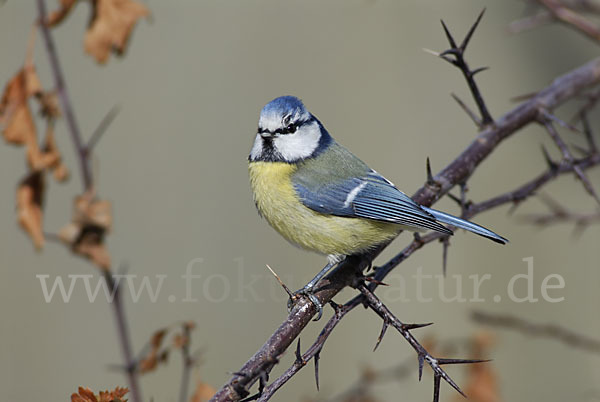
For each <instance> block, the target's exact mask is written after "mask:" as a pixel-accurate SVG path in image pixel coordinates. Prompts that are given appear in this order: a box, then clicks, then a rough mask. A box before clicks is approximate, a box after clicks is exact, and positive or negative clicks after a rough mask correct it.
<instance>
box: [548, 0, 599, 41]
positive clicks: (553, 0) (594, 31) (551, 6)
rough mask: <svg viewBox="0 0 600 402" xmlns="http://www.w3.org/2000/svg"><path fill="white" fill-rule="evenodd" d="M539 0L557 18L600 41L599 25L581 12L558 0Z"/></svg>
mask: <svg viewBox="0 0 600 402" xmlns="http://www.w3.org/2000/svg"><path fill="white" fill-rule="evenodd" d="M537 1H538V2H539V3H540V4H542V5H543V6H544V7H546V8H547V9H548V10H549V11H550V12H551V13H552V15H553V16H554V17H555V18H556V19H557V20H559V21H561V22H564V23H565V24H567V25H568V26H570V27H573V28H575V29H577V30H578V31H580V32H582V33H583V34H585V35H586V36H588V37H589V38H591V39H592V40H594V41H600V29H599V28H598V26H597V25H596V24H594V23H593V22H592V21H590V20H588V19H587V18H585V17H584V16H582V15H581V14H579V13H577V12H576V11H574V10H573V9H571V8H569V7H567V6H565V5H564V4H562V3H561V2H560V1H558V0H537Z"/></svg>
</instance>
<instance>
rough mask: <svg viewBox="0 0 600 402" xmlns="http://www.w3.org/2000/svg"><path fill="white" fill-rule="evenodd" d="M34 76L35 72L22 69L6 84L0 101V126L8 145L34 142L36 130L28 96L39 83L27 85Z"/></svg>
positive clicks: (30, 69)
mask: <svg viewBox="0 0 600 402" xmlns="http://www.w3.org/2000/svg"><path fill="white" fill-rule="evenodd" d="M33 76H35V70H33V71H32V68H29V69H28V70H27V71H26V68H25V67H24V68H22V69H21V70H20V71H19V72H18V73H17V74H16V75H15V76H14V77H13V78H11V80H10V81H9V82H8V83H7V84H6V87H5V88H4V93H3V95H2V100H0V124H2V126H3V130H2V134H3V135H4V139H5V140H6V141H7V142H8V143H10V144H16V145H24V144H28V143H31V142H32V141H35V138H36V129H35V123H34V121H33V117H32V114H31V110H30V109H29V104H28V102H27V100H28V98H29V96H30V95H29V94H30V93H31V91H32V90H35V87H36V86H37V85H38V84H39V81H38V80H36V82H37V83H36V82H33V83H29V80H32V77H33Z"/></svg>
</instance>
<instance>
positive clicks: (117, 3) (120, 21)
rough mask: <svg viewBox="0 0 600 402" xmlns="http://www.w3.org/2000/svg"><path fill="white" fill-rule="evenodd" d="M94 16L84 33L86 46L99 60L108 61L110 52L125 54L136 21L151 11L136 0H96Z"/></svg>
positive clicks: (94, 2)
mask: <svg viewBox="0 0 600 402" xmlns="http://www.w3.org/2000/svg"><path fill="white" fill-rule="evenodd" d="M92 4H93V7H94V10H93V19H92V22H91V23H90V26H89V27H88V31H87V33H86V36H85V41H84V47H85V50H86V52H88V53H89V54H90V55H92V56H93V57H94V58H95V59H96V61H97V62H99V63H104V62H106V61H107V60H108V57H109V56H110V53H111V51H112V52H114V53H116V54H117V55H121V54H123V52H124V51H125V48H126V47H127V41H128V39H129V36H130V35H131V31H132V30H133V28H134V26H135V24H136V23H137V21H138V20H139V19H140V18H142V17H147V16H148V15H149V14H150V11H149V10H148V8H146V6H144V5H143V4H141V3H138V2H136V1H134V0H93V3H92Z"/></svg>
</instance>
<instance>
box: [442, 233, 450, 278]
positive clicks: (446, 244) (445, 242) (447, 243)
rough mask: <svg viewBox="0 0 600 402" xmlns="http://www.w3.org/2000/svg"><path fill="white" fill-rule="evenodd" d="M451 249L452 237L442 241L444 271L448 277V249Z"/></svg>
mask: <svg viewBox="0 0 600 402" xmlns="http://www.w3.org/2000/svg"><path fill="white" fill-rule="evenodd" d="M449 247H450V236H446V237H444V238H443V239H442V271H443V273H444V278H445V277H446V267H447V266H448V248H449Z"/></svg>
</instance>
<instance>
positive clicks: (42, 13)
mask: <svg viewBox="0 0 600 402" xmlns="http://www.w3.org/2000/svg"><path fill="white" fill-rule="evenodd" d="M37 4H38V13H39V21H38V25H39V27H40V30H41V31H42V36H43V38H44V44H45V45H46V51H47V53H48V59H49V60H50V66H51V68H52V74H53V76H54V82H55V85H56V92H57V94H58V98H59V99H60V104H61V106H62V110H63V113H64V115H65V120H66V122H67V127H68V128H69V133H70V135H71V140H72V141H73V145H74V147H75V154H76V155H77V158H78V160H79V168H80V169H81V180H82V182H83V187H84V189H85V190H90V189H91V188H92V184H93V180H92V169H91V167H90V163H89V159H88V158H87V152H86V148H85V145H84V143H83V136H82V135H81V131H80V130H79V125H78V124H77V119H76V118H75V112H74V111H73V105H72V103H71V99H70V96H69V92H68V91H67V84H66V81H65V77H64V74H63V70H62V67H61V65H60V59H59V58H58V51H57V50H56V45H55V44H54V40H53V39H52V34H51V33H50V29H49V28H48V26H47V25H46V2H45V0H37ZM132 394H133V390H132Z"/></svg>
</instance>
